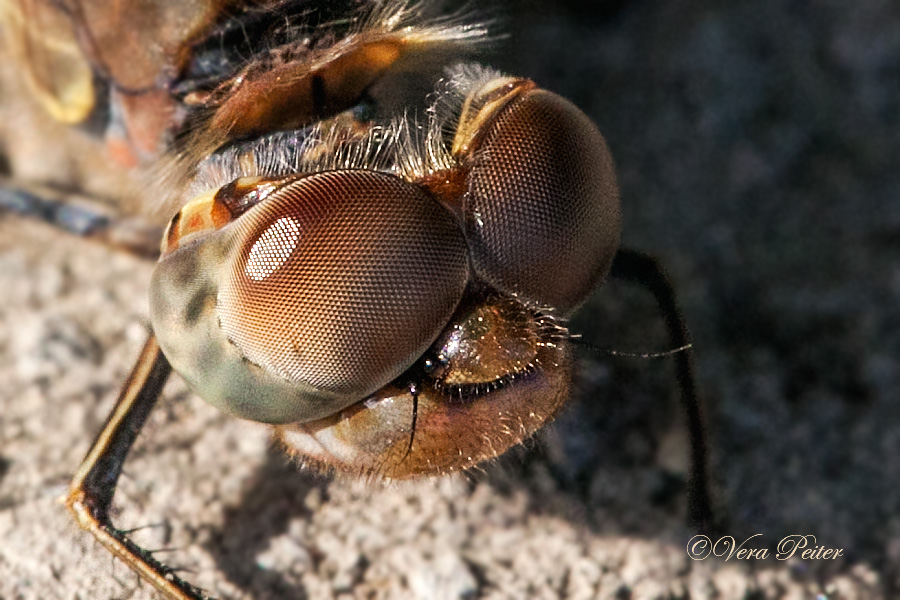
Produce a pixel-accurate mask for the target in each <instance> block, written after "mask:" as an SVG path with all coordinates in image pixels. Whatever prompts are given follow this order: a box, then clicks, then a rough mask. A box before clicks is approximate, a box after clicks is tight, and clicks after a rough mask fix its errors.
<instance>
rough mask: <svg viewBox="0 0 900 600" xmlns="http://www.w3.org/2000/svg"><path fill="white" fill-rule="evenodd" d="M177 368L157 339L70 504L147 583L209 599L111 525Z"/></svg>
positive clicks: (81, 471)
mask: <svg viewBox="0 0 900 600" xmlns="http://www.w3.org/2000/svg"><path fill="white" fill-rule="evenodd" d="M171 371H172V367H171V366H169V362H168V361H167V360H166V358H165V356H163V354H162V351H161V350H160V348H159V344H158V343H157V341H156V337H155V336H154V335H152V334H151V335H150V338H149V339H148V340H147V343H146V344H145V345H144V348H143V350H142V351H141V355H140V357H139V358H138V360H137V363H136V364H135V366H134V369H133V370H132V372H131V375H129V377H128V380H127V381H126V382H125V385H124V386H123V387H122V391H121V392H120V393H119V398H118V400H117V401H116V405H115V408H113V411H112V413H111V414H110V416H109V418H108V419H107V421H106V424H105V425H104V427H103V429H102V430H101V431H100V434H99V435H98V436H97V439H96V440H94V443H93V445H92V446H91V449H90V450H89V451H88V453H87V456H85V458H84V461H83V462H82V463H81V466H80V467H79V468H78V471H76V473H75V476H74V478H73V480H72V484H71V487H70V489H69V494H68V496H67V497H66V499H65V503H66V506H67V507H68V508H69V510H70V511H71V513H72V514H73V516H74V517H75V520H76V521H78V524H79V525H80V526H81V527H82V528H84V529H86V530H87V531H90V532H91V534H93V536H94V537H95V538H97V540H98V541H99V542H100V543H101V544H103V546H104V547H106V549H107V550H109V551H110V552H111V553H112V554H114V555H115V556H117V557H118V558H119V559H121V560H122V561H123V562H124V563H125V564H127V565H128V566H129V567H130V568H131V569H132V570H133V571H135V572H136V573H137V574H138V575H139V576H140V577H141V578H142V579H144V580H145V581H147V582H149V583H151V584H153V585H154V586H155V587H156V588H157V589H158V590H160V591H161V592H162V593H163V594H164V595H165V596H167V597H168V598H171V599H173V600H199V599H205V598H208V596H206V595H205V594H203V592H202V591H201V590H200V589H199V588H197V587H196V586H193V585H191V584H190V583H187V582H186V581H183V580H182V579H181V578H179V577H178V576H177V575H176V574H175V572H174V571H173V570H172V569H171V568H169V567H167V566H166V565H164V564H162V563H161V562H159V561H158V560H156V559H155V558H153V556H152V555H151V554H150V553H149V552H147V551H146V550H143V549H142V548H140V547H139V546H138V545H137V544H135V543H134V542H133V541H131V540H130V539H129V538H128V536H127V535H126V533H125V532H124V531H121V530H119V529H116V528H115V527H114V526H113V524H112V522H111V521H110V517H109V511H110V507H111V505H112V499H113V495H114V494H115V491H116V483H117V482H118V480H119V476H120V475H121V473H122V465H123V464H124V462H125V457H126V456H127V455H128V451H129V450H130V449H131V446H132V444H133V443H134V440H135V439H136V438H137V435H138V433H139V432H140V430H141V428H142V427H143V425H144V422H145V421H146V420H147V416H148V415H149V414H150V411H151V410H152V409H153V406H154V405H155V404H156V401H157V399H158V398H159V396H160V394H161V392H162V388H163V385H165V383H166V379H168V377H169V374H170V373H171Z"/></svg>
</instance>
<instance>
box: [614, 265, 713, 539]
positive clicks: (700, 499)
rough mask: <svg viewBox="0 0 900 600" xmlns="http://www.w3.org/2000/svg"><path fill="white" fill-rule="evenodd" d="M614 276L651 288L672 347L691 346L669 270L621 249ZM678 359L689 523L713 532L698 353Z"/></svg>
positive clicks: (679, 355) (686, 352) (687, 352)
mask: <svg viewBox="0 0 900 600" xmlns="http://www.w3.org/2000/svg"><path fill="white" fill-rule="evenodd" d="M610 276H611V277H614V278H616V279H621V280H625V281H630V282H633V283H636V284H638V285H641V286H643V287H645V288H647V289H648V290H649V291H650V292H651V293H652V294H653V296H654V298H655V299H656V303H657V304H658V305H659V308H660V310H661V311H662V314H663V318H664V319H665V322H666V328H667V329H668V332H669V341H670V344H671V346H672V347H673V348H682V347H685V346H689V345H690V343H691V335H690V332H689V331H688V329H687V325H686V324H685V322H684V317H682V315H681V310H680V309H679V307H678V302H677V301H676V298H675V289H674V288H673V287H672V284H671V283H670V282H669V278H668V276H667V275H666V271H665V269H663V267H662V265H660V263H659V261H658V260H657V259H656V258H654V257H652V256H650V255H649V254H644V253H643V252H638V251H636V250H630V249H624V248H623V249H620V250H619V251H618V252H617V253H616V257H615V260H614V261H613V266H612V270H611V271H610ZM674 358H675V361H676V377H677V378H678V386H679V388H680V391H681V406H682V410H684V413H685V416H686V417H687V426H688V432H689V434H690V440H691V447H690V463H691V468H690V473H689V477H688V524H689V525H690V526H691V527H693V528H696V529H697V530H699V531H709V530H710V528H712V527H715V522H714V514H713V507H712V502H711V500H710V492H709V482H708V476H707V468H708V467H707V449H706V447H707V444H706V430H705V428H704V424H703V414H702V411H701V407H700V400H699V398H698V397H697V384H696V380H695V377H694V353H693V350H692V349H691V348H690V347H688V348H686V349H685V350H683V351H681V352H678V353H676V354H675V356H674Z"/></svg>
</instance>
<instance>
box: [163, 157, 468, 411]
mask: <svg viewBox="0 0 900 600" xmlns="http://www.w3.org/2000/svg"><path fill="white" fill-rule="evenodd" d="M267 185H271V183H267ZM242 194H244V192H242ZM224 196H225V195H224V194H219V196H218V197H217V198H221V197H224ZM241 197H243V195H242V196H241ZM186 256H187V257H188V258H186ZM204 280H208V283H204ZM467 281H468V262H467V258H466V244H465V241H464V238H463V234H462V231H461V230H460V228H459V226H458V225H457V222H456V220H455V219H454V218H453V216H452V215H451V214H450V212H449V211H448V210H447V209H445V208H444V207H443V206H441V205H440V203H438V202H437V201H435V200H434V199H433V198H432V197H431V196H430V195H428V194H427V193H426V192H425V191H424V190H423V189H422V188H420V187H418V186H416V185H413V184H411V183H408V182H406V181H404V180H402V179H400V178H398V177H394V176H392V175H387V174H383V173H376V172H372V171H331V172H323V173H318V174H313V175H308V176H304V177H299V178H294V179H288V180H285V181H283V182H281V183H279V184H278V186H277V187H275V188H274V189H270V190H269V191H268V193H267V194H266V198H265V199H264V200H262V201H260V202H259V203H258V204H256V205H254V206H253V207H252V208H249V209H248V210H246V212H244V213H243V214H241V215H240V216H239V217H237V218H236V220H234V221H233V222H231V223H230V224H228V225H227V226H225V227H223V228H221V229H220V230H218V231H216V232H213V233H210V234H207V235H206V237H204V238H202V239H200V240H198V241H197V243H194V244H189V245H187V246H184V247H179V248H178V249H176V251H173V252H171V253H169V254H168V255H166V256H164V257H163V259H162V260H161V262H160V265H159V267H158V268H157V274H155V276H154V293H153V298H154V302H153V304H154V311H153V312H154V317H157V318H158V319H159V320H160V321H162V322H160V323H157V322H156V318H155V319H154V328H155V329H156V331H157V332H158V335H159V337H160V341H161V344H162V345H163V349H164V350H165V351H166V355H167V356H168V357H169V359H170V361H171V362H172V363H173V366H174V367H175V368H176V369H177V370H178V371H179V372H180V373H181V374H182V375H183V376H185V378H186V379H188V381H190V382H191V383H192V384H194V387H195V388H197V389H198V391H199V392H200V393H201V395H202V396H204V398H206V399H207V400H208V401H210V402H212V403H213V404H216V405H219V406H221V407H222V408H224V409H225V410H226V411H228V412H231V413H233V414H237V415H239V416H244V417H246V418H251V419H254V420H259V421H266V422H287V421H304V420H309V419H311V418H321V417H324V416H327V415H330V414H332V413H334V412H336V411H339V410H341V409H342V408H344V407H346V406H348V405H350V404H352V403H354V402H357V401H359V400H361V399H363V398H364V397H365V396H367V395H369V394H371V393H372V392H374V391H376V390H378V389H379V388H381V387H383V386H385V385H386V384H388V383H389V382H390V381H392V380H393V379H395V378H396V377H397V376H399V375H400V374H401V373H403V372H404V371H406V370H407V369H408V368H409V367H410V366H411V365H412V364H413V363H414V362H415V361H416V360H418V358H419V357H420V356H421V355H422V354H423V353H424V352H425V351H426V350H427V349H428V347H429V346H430V345H431V344H432V342H433V341H434V340H435V338H437V336H438V335H439V334H440V333H441V331H442V330H443V329H444V327H445V326H446V324H447V321H448V320H449V319H450V317H451V316H452V315H453V312H454V311H455V310H456V307H457V305H458V304H459V302H460V299H461V298H462V296H463V292H464V290H465V287H466V284H467ZM176 286H177V289H176ZM185 288H186V289H185ZM167 289H168V291H166V290H167ZM198 315H202V316H200V317H198ZM172 321H175V323H172ZM173 325H174V326H173ZM197 328H200V329H197ZM201 330H202V331H201ZM173 332H175V333H173ZM203 338H206V339H205V340H204V343H203V345H202V347H200V344H201V340H203ZM209 338H215V339H212V340H210V339H209ZM194 346H197V347H194ZM216 347H219V348H220V349H219V350H217V351H214V350H211V348H216ZM192 354H193V355H194V356H192ZM180 359H183V360H181V364H179V361H180ZM212 363H215V364H214V365H213V364H212ZM219 363H223V364H222V365H220V364H219ZM235 363H237V364H235ZM225 365H227V368H226V366H225ZM213 367H215V368H213ZM225 371H228V372H227V373H225ZM217 373H218V375H217ZM242 377H244V378H250V379H253V381H252V382H251V381H249V380H248V381H244V380H242V379H241V378H242ZM222 378H224V379H225V380H226V381H231V382H232V383H231V384H225V383H222V381H221V380H222ZM257 380H259V381H257ZM273 381H274V382H276V383H274V384H273V383H272V382H273ZM260 382H262V383H260ZM251 384H252V385H251ZM273 385H274V386H275V387H276V388H278V389H279V390H282V389H287V390H293V391H292V392H290V393H286V394H284V397H281V396H282V393H281V392H271V391H269V390H268V389H267V386H269V387H272V386H273Z"/></svg>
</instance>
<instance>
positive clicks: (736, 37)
mask: <svg viewBox="0 0 900 600" xmlns="http://www.w3.org/2000/svg"><path fill="white" fill-rule="evenodd" d="M510 29H511V31H512V32H513V37H512V38H511V39H510V41H509V46H510V50H509V51H508V52H504V53H503V54H502V56H500V57H499V59H498V61H497V62H498V63H500V64H502V65H503V67H504V68H506V69H508V70H510V71H516V72H524V73H527V74H528V75H530V76H532V77H534V79H535V80H537V81H538V82H540V83H541V85H543V86H545V87H547V88H549V89H552V90H556V91H558V92H560V93H563V94H565V95H567V96H568V97H569V98H571V99H572V100H573V101H574V102H575V103H576V104H578V105H579V106H581V107H583V108H584V109H585V110H586V111H588V113H589V114H591V115H592V116H593V117H594V119H595V120H596V121H597V123H598V124H599V126H600V129H601V131H603V132H604V134H605V135H606V137H607V140H608V142H609V144H610V146H611V148H612V151H613V154H614V156H615V157H616V159H617V161H618V165H619V173H620V177H621V182H620V183H621V191H622V204H623V210H624V216H625V217H624V222H625V226H624V236H623V244H625V245H627V246H629V247H634V248H639V249H641V250H645V251H647V252H650V253H652V254H654V255H656V256H657V257H659V258H660V259H661V261H662V262H663V264H664V265H666V267H667V268H668V269H669V272H670V274H671V277H672V280H673V281H674V283H675V285H676V288H677V289H678V291H679V295H680V301H681V304H682V306H683V309H684V311H685V314H686V317H687V321H688V323H689V325H690V327H691V329H692V331H693V334H694V344H695V350H696V354H697V367H698V376H699V380H700V389H701V393H702V395H703V398H704V400H705V404H706V410H707V418H708V424H709V437H710V447H711V458H712V461H713V469H712V479H713V489H714V490H715V492H716V494H717V499H718V501H719V507H720V509H721V510H722V514H723V515H724V517H725V519H726V523H727V526H726V530H727V533H729V534H732V535H734V536H735V537H736V538H738V539H739V540H742V539H744V538H746V537H748V536H749V535H752V534H755V533H761V534H762V539H764V540H766V541H767V542H768V543H769V544H770V545H772V546H774V544H775V543H776V542H777V540H779V539H781V538H782V537H783V536H784V535H788V534H792V533H811V534H815V535H816V536H817V539H818V543H819V544H824V545H827V546H829V547H832V546H834V547H840V548H844V553H843V554H844V558H845V560H843V561H838V562H837V563H831V564H826V563H828V562H829V561H818V562H816V561H813V562H810V563H805V564H801V565H793V568H794V569H795V570H796V571H797V573H800V572H802V571H804V570H806V569H813V570H820V569H824V570H825V571H826V572H827V571H829V570H831V569H848V568H852V566H853V565H854V563H868V564H870V565H872V566H873V567H874V568H875V569H877V570H878V571H879V585H880V586H883V587H881V590H882V591H883V593H885V594H886V595H887V596H888V597H890V596H892V595H894V594H896V593H897V591H896V590H897V586H898V584H900V580H898V571H897V565H898V564H900V521H898V514H900V493H898V490H900V486H898V485H897V483H898V481H900V434H898V428H897V424H898V422H900V404H898V402H897V400H898V398H900V391H898V384H900V379H898V378H900V302H898V300H900V261H898V257H900V181H898V171H897V169H896V168H895V165H896V161H897V156H900V150H898V144H900V127H898V115H900V110H898V109H900V5H897V4H896V3H894V2H889V1H883V0H864V1H861V2H852V3H851V2H840V1H823V2H803V1H799V2H798V1H793V0H753V1H746V2H745V1H727V2H726V1H723V2H715V1H703V0H694V1H692V0H676V1H666V2H657V1H652V0H646V1H641V0H638V1H632V2H625V1H606V2H597V3H593V5H592V6H591V7H589V8H588V7H585V6H584V5H583V4H582V3H577V2H570V3H562V4H560V3H555V2H554V3H551V2H529V3H525V4H524V6H523V9H522V11H521V12H520V13H518V14H517V15H516V16H515V17H513V19H512V21H511V27H510ZM622 288H623V286H622V285H621V284H614V285H608V286H606V287H605V288H603V289H602V290H600V292H598V294H597V295H596V297H595V299H594V301H593V302H594V304H592V307H591V308H592V310H586V311H584V312H583V313H582V316H581V317H580V318H579V319H578V320H577V321H576V326H575V329H576V330H577V329H578V328H579V327H581V328H583V329H582V330H583V332H584V333H585V335H586V337H588V338H589V339H591V340H592V341H594V342H596V343H598V344H601V345H604V346H608V347H614V348H623V349H628V350H644V351H646V350H649V349H655V348H658V347H659V344H661V343H664V342H661V341H660V340H661V338H660V336H659V335H658V334H654V333H652V331H651V330H650V329H649V328H650V325H648V323H654V317H653V308H652V306H649V305H648V303H647V300H646V298H645V296H642V295H641V294H640V293H635V292H633V290H626V289H622ZM655 322H656V323H657V326H658V318H657V319H656V321H655ZM604 362H608V361H604ZM622 362H624V363H625V364H620V363H622ZM585 363H587V364H589V365H591V366H590V367H589V368H588V369H585V370H583V371H582V378H583V379H582V385H583V390H584V391H583V393H584V396H583V398H584V400H583V402H582V403H581V406H580V407H579V408H573V411H572V412H573V413H574V414H578V415H579V417H578V418H577V419H575V420H576V421H580V422H582V423H583V422H584V412H583V411H586V412H587V413H589V414H593V415H595V418H596V421H594V422H595V423H596V430H595V431H596V434H592V436H591V438H592V439H593V440H595V442H596V443H595V445H594V446H593V449H594V451H595V453H594V454H592V455H589V457H587V456H585V457H583V460H584V461H585V464H590V465H593V464H597V463H601V462H602V464H604V465H605V466H604V467H601V470H604V469H607V468H609V467H608V465H610V464H612V465H616V466H617V467H619V468H622V469H627V468H629V467H631V466H634V465H635V464H647V463H650V462H653V461H655V462H656V464H657V466H661V465H662V461H661V460H660V456H659V455H660V451H661V449H662V451H663V452H666V447H665V445H664V442H665V440H666V438H665V437H664V436H663V437H659V436H656V437H654V434H652V433H648V432H652V431H657V432H659V431H660V430H662V429H664V428H665V427H666V426H667V424H668V423H669V421H667V420H666V415H665V413H664V412H662V413H661V412H660V409H659V408H658V406H657V405H656V404H654V403H658V401H659V398H660V397H662V396H665V394H664V393H663V394H660V393H658V389H657V388H663V389H665V388H666V385H671V381H672V380H671V374H670V372H668V371H667V370H666V368H665V367H660V365H659V364H658V363H655V362H654V363H652V364H651V363H641V362H640V361H637V362H636V361H633V360H630V361H615V363H614V365H612V366H609V365H606V366H605V367H601V366H597V365H596V363H595V361H594V359H591V358H590V357H588V358H587V359H586V360H585ZM605 369H608V371H606V370H605ZM597 373H605V375H604V376H603V377H598V376H597ZM667 381H668V382H669V383H668V384H667V383H666V382H667ZM632 386H635V387H632ZM669 389H671V388H669ZM648 390H654V391H652V392H651V391H648ZM585 405H588V406H585ZM670 416H671V415H670ZM563 423H565V420H564V421H563ZM635 438H637V439H635ZM588 441H589V440H585V439H581V438H579V439H578V440H577V443H578V444H579V445H581V447H582V448H585V447H587V448H591V447H592V446H591V445H590V444H589V443H586V442H588ZM573 452H574V451H573ZM574 454H576V455H578V453H577V452H574ZM570 464H572V463H570ZM664 470H665V469H664V468H663V471H664ZM651 473H652V471H651ZM578 476H579V477H581V475H578ZM586 477H587V478H588V479H589V480H590V479H591V478H592V477H603V478H606V477H611V475H610V474H609V473H606V474H603V475H596V473H594V474H589V475H587V476H586ZM665 481H666V477H664V476H663V475H661V474H659V473H657V474H656V475H653V474H651V475H650V476H649V477H648V479H647V480H644V481H643V482H642V483H641V484H640V485H646V488H645V489H644V490H643V491H644V492H645V496H644V497H645V498H654V493H658V492H660V490H662V489H664V485H665ZM589 487H590V486H589ZM603 488H604V486H603V485H602V484H600V483H598V482H595V483H594V485H593V488H592V489H593V492H591V493H590V494H589V497H588V502H590V503H591V504H592V505H594V506H596V505H604V504H606V503H610V504H613V505H615V506H617V507H626V506H629V505H630V504H631V503H632V502H633V501H634V500H633V497H632V499H629V497H628V496H627V495H622V496H619V497H616V498H611V497H610V496H615V494H610V492H609V490H608V489H603ZM633 491H634V490H629V492H633ZM591 494H593V495H591ZM663 496H664V495H663ZM656 499H657V500H660V499H661V496H656ZM626 510H628V509H626ZM644 525H646V522H643V524H642V523H641V522H640V520H638V522H637V523H634V524H633V526H634V527H635V528H636V529H638V530H641V529H642V528H643V526H644ZM652 527H653V526H652V525H651V526H649V527H648V528H647V530H646V531H645V533H647V534H648V535H652ZM773 562H774V561H772V560H769V561H767V562H764V563H763V564H758V565H756V566H757V567H763V568H772V567H774V566H775V565H773ZM763 565H764V566H763ZM817 576H818V577H826V578H827V575H825V574H823V573H822V572H819V574H818V575H817Z"/></svg>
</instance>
